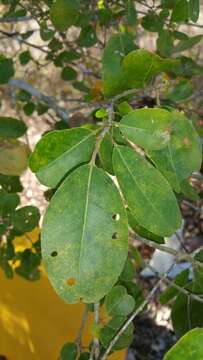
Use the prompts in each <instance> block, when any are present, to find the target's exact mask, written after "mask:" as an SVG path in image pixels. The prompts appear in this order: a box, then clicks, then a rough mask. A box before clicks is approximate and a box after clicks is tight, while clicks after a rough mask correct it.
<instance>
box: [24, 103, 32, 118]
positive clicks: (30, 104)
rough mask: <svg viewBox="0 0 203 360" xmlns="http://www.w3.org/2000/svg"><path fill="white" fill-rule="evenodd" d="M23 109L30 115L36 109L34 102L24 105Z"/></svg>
mask: <svg viewBox="0 0 203 360" xmlns="http://www.w3.org/2000/svg"><path fill="white" fill-rule="evenodd" d="M23 110H24V113H25V114H26V115H27V116H30V115H32V114H33V112H34V111H35V104H34V103H33V102H28V103H27V104H25V105H24V106H23Z"/></svg>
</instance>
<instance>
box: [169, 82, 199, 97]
mask: <svg viewBox="0 0 203 360" xmlns="http://www.w3.org/2000/svg"><path fill="white" fill-rule="evenodd" d="M193 91H194V87H193V85H192V84H191V82H190V81H188V80H180V82H179V83H178V84H177V85H176V86H175V87H174V88H173V89H172V90H171V91H170V92H169V93H168V94H167V98H168V99H169V100H171V101H177V102H179V101H184V100H186V99H187V98H188V97H190V96H191V95H192V93H193Z"/></svg>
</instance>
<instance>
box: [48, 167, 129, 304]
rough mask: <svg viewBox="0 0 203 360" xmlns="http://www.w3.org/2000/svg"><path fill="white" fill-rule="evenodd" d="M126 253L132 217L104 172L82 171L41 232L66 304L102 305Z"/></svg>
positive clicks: (59, 195)
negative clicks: (129, 220) (99, 301)
mask: <svg viewBox="0 0 203 360" xmlns="http://www.w3.org/2000/svg"><path fill="white" fill-rule="evenodd" d="M98 204H99V206H98ZM127 251H128V226H127V217H126V213H125V210H124V208H123V205H122V201H121V198H120V195H119V192H118V190H117V188H116V186H115V185H114V183H113V182H112V180H111V178H110V177H109V176H108V175H106V174H105V173H104V172H103V171H102V170H100V169H97V168H96V167H91V166H89V165H84V166H81V167H79V168H78V169H76V170H75V171H74V172H73V173H72V174H71V175H70V176H69V177H67V178H66V180H65V181H64V182H63V184H62V185H61V186H60V188H59V189H58V190H57V192H56V193H55V195H54V196H53V197H52V199H51V202H50V205H49V207H48V210H47V213H46V215H45V219H44V225H43V228H42V255H43V259H44V263H45V266H46V270H47V273H48V276H49V279H50V280H51V282H52V285H53V287H54V288H55V290H56V292H57V293H58V294H59V296H60V297H61V298H62V299H64V301H65V302H66V303H76V302H78V301H80V300H81V299H82V300H83V301H84V302H86V303H93V302H97V301H98V300H100V299H101V298H102V297H103V296H104V295H106V293H108V292H109V291H110V289H111V288H112V286H113V285H114V284H115V282H116V281H117V279H118V277H119V275H120V273H121V271H122V269H123V266H124V264H125V261H126V257H127ZM90 264H91V266H90Z"/></svg>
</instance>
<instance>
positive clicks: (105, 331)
mask: <svg viewBox="0 0 203 360" xmlns="http://www.w3.org/2000/svg"><path fill="white" fill-rule="evenodd" d="M125 321H126V318H124V317H115V318H113V319H112V320H110V321H109V322H108V324H107V325H106V326H104V327H103V328H102V329H101V331H100V336H99V339H100V341H101V343H102V345H103V347H104V348H106V347H107V346H108V345H109V343H110V341H111V340H112V338H113V337H114V336H115V335H116V333H117V332H118V330H119V329H120V328H121V326H122V325H123V323H124V322H125ZM132 340H133V324H132V323H131V324H130V325H129V326H128V327H127V329H126V330H125V332H124V333H123V334H122V335H121V336H120V337H119V340H118V341H117V342H116V344H115V345H114V347H113V349H112V350H113V351H116V350H121V349H124V348H127V347H128V346H129V345H130V344H131V342H132Z"/></svg>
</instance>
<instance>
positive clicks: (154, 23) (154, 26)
mask: <svg viewBox="0 0 203 360" xmlns="http://www.w3.org/2000/svg"><path fill="white" fill-rule="evenodd" d="M163 25H164V21H163V19H162V18H161V17H160V16H159V15H157V14H156V13H155V12H154V11H149V12H148V14H147V15H146V16H144V17H143V18H142V26H143V28H144V29H146V30H148V31H152V32H159V31H161V29H162V27H163Z"/></svg>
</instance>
